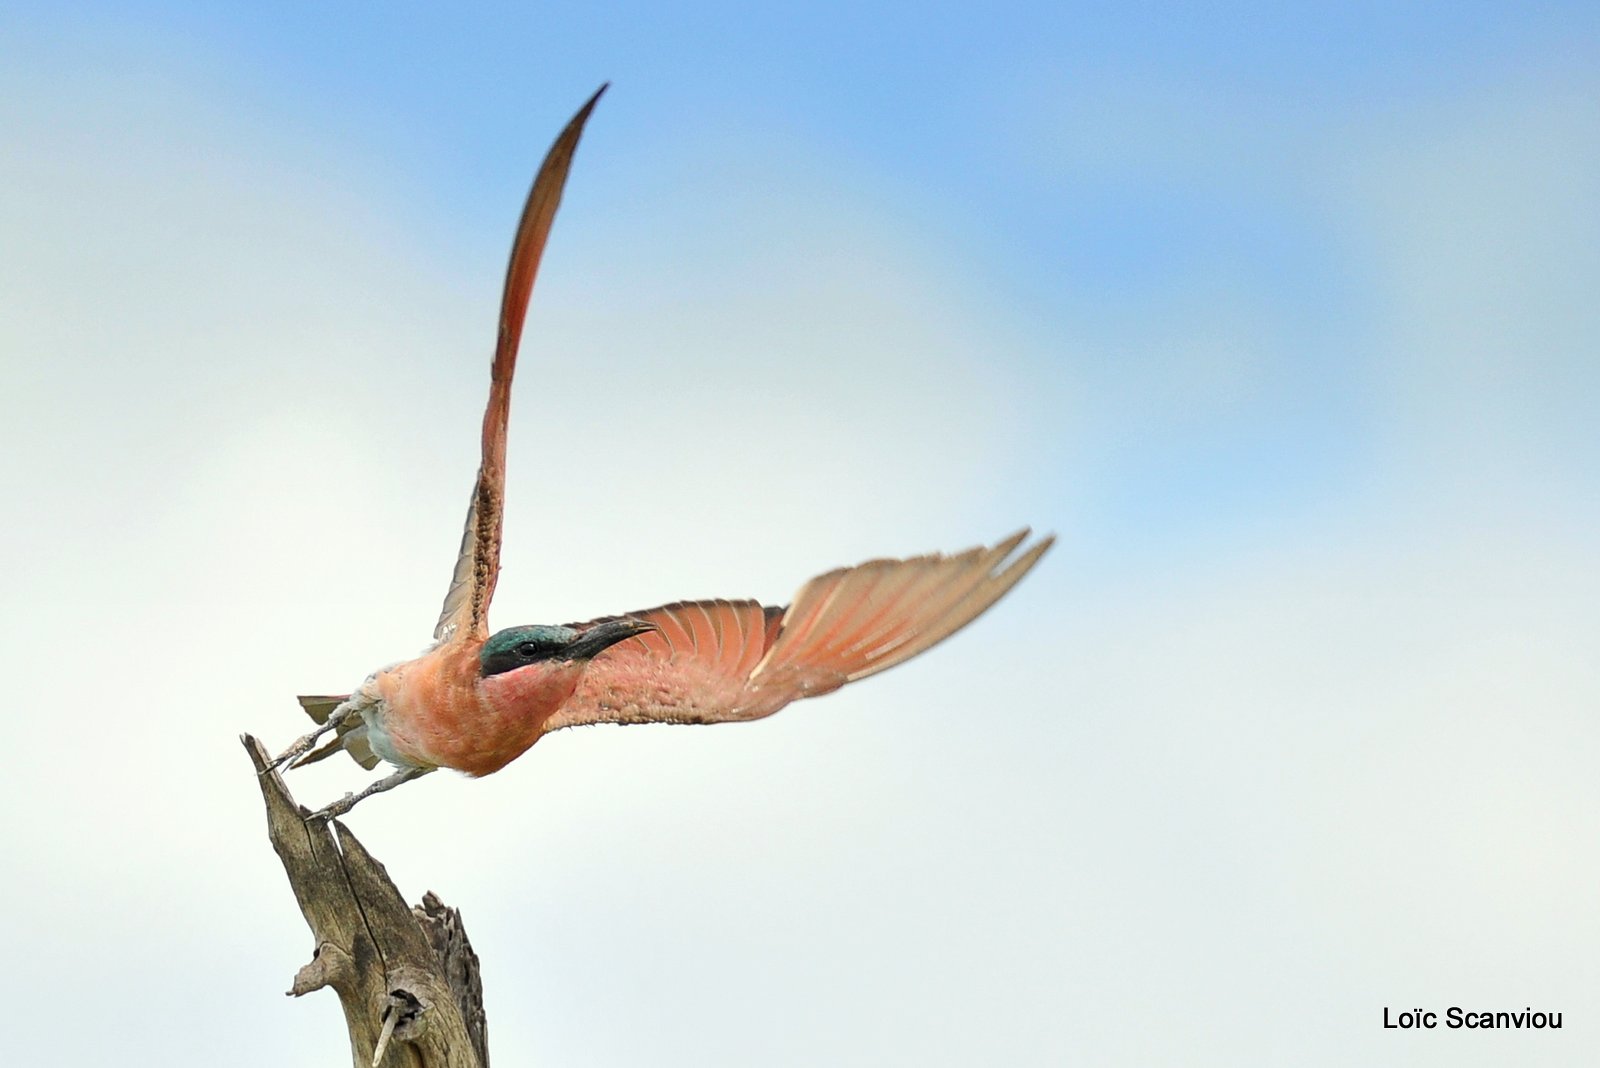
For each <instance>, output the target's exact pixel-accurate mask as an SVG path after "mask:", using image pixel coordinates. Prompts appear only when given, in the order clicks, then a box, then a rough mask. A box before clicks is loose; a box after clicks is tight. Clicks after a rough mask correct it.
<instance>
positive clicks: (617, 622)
mask: <svg viewBox="0 0 1600 1068" xmlns="http://www.w3.org/2000/svg"><path fill="white" fill-rule="evenodd" d="M655 629H656V625H655V624H654V623H646V622H645V621H644V620H642V619H608V620H606V621H605V622H604V623H596V624H595V625H594V626H592V627H590V628H589V629H588V630H586V631H584V632H583V633H582V634H580V635H578V636H577V637H576V638H574V639H573V640H572V644H571V645H569V646H567V648H566V650H565V651H564V652H563V653H562V659H563V660H587V659H589V658H590V657H592V656H596V655H598V654H600V653H602V652H604V651H605V650H607V649H609V648H611V647H612V646H613V645H615V644H617V643H618V642H620V641H626V640H627V639H629V638H632V637H634V636H636V635H639V634H645V633H647V632H649V631H652V630H655Z"/></svg>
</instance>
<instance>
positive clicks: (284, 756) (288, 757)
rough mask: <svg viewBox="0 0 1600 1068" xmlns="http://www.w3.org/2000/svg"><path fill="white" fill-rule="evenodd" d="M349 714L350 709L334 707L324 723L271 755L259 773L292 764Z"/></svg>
mask: <svg viewBox="0 0 1600 1068" xmlns="http://www.w3.org/2000/svg"><path fill="white" fill-rule="evenodd" d="M349 714H350V710H349V709H348V708H347V707H345V706H343V705H340V706H339V707H338V708H336V709H334V710H333V714H332V715H330V716H329V717H328V720H327V722H326V723H322V724H319V725H318V726H317V729H316V730H314V731H312V732H311V733H310V734H302V735H301V736H300V737H299V738H296V739H295V741H294V744H293V745H291V746H289V748H287V749H285V750H284V751H283V752H281V753H279V754H278V755H277V756H275V757H273V758H272V759H271V760H270V761H269V762H268V763H267V766H266V767H264V768H262V769H261V774H263V775H266V774H268V773H270V772H274V771H277V770H278V769H279V768H281V767H283V766H285V765H286V764H292V763H293V762H294V761H296V760H299V759H300V758H301V757H303V756H305V755H306V754H307V753H309V752H311V747H312V746H314V745H316V744H317V739H319V738H321V737H322V736H323V735H324V734H327V733H328V732H329V731H333V730H338V729H339V724H341V723H343V722H344V717H345V716H347V715H349Z"/></svg>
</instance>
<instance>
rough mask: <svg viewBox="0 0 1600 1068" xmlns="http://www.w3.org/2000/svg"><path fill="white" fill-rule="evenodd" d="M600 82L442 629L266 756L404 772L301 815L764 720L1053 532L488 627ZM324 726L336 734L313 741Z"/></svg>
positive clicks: (510, 324)
mask: <svg viewBox="0 0 1600 1068" xmlns="http://www.w3.org/2000/svg"><path fill="white" fill-rule="evenodd" d="M606 88H607V86H606V85H602V86H601V87H600V88H599V90H597V91H596V92H595V93H594V95H593V96H591V97H590V98H589V99H588V101H587V102H586V103H585V104H584V105H583V106H582V107H581V108H580V109H579V110H578V112H577V113H576V114H575V115H574V116H573V117H572V119H571V120H570V121H569V122H568V123H567V125H566V127H565V128H564V129H563V130H562V131H561V133H560V135H559V136H558V137H557V138H556V140H555V142H554V143H553V144H552V145H551V147H550V150H549V152H548V153H547V155H546V156H545V159H544V162H543V163H542V164H541V165H540V168H539V171H538V173H537V175H536V177H535V178H534V182H533V187H532V189H531V190H530V192H529V194H528V199H527V201H526V203H525V205H524V207H523V211H522V216H521V219H520V221H519V222H518V225H517V230H516V236H515V238H514V240H513V242H512V248H511V259H510V263H509V265H508V266H507V269H506V278H505V285H504V289H503V291H502V295H501V305H500V321H499V331H498V335H497V338H496V343H495V350H494V358H493V361H492V364H491V369H490V385H489V400H488V404H487V405H486V407H485V410H484V415H483V438H482V458H481V461H480V464H479V467H478V476H477V480H476V482H475V483H474V485H473V490H472V497H471V499H470V502H469V504H468V508H467V520H466V528H465V530H464V531H463V534H462V540H461V547H460V550H459V552H458V554H457V557H456V563H455V569H454V570H453V572H452V573H451V578H450V585H449V589H448V592H447V593H446V596H445V599H444V605H443V608H442V609H441V611H440V614H439V619H438V622H437V624H436V625H435V627H434V633H433V644H432V645H430V646H429V647H428V648H427V649H426V650H425V651H424V652H423V653H422V654H421V655H419V656H417V657H415V658H413V659H410V660H405V661H401V662H398V663H395V664H391V665H389V666H388V667H384V668H381V669H379V670H378V671H375V672H373V673H372V674H371V675H369V676H367V678H366V680H365V681H364V682H362V684H361V685H360V686H359V687H358V688H357V689H356V690H355V691H354V692H353V693H349V694H338V695H320V696H302V697H300V698H299V703H300V705H301V707H302V708H303V709H304V711H305V712H306V713H307V714H308V715H309V716H310V717H311V718H312V720H313V721H314V723H315V724H316V726H315V729H313V730H312V731H310V732H309V733H307V734H305V735H303V736H302V737H301V738H299V739H298V740H296V741H295V742H294V743H293V744H292V745H290V746H289V747H288V748H287V749H286V750H284V751H283V752H282V753H280V754H279V755H278V756H277V757H275V758H274V759H273V760H272V761H270V762H269V763H268V764H267V766H266V767H265V768H264V769H263V771H262V774H268V773H270V772H273V771H275V770H276V769H278V768H282V767H285V766H289V767H299V766H302V765H305V764H309V763H312V762H315V761H318V760H322V759H324V758H325V757H328V756H331V755H333V754H334V753H338V752H341V751H342V752H345V753H347V754H349V756H351V757H352V758H353V759H354V760H355V761H356V762H357V763H359V764H360V765H361V766H362V767H363V768H366V769H367V770H369V771H370V770H372V769H374V768H376V767H377V765H378V764H379V762H385V763H387V764H389V765H392V766H393V767H394V768H395V769H396V770H394V771H393V772H392V773H390V774H388V775H387V776H385V777H383V778H381V779H378V780H376V781H374V782H373V783H372V784H371V785H369V786H367V787H366V788H365V789H363V790H361V791H359V792H354V793H347V794H345V796H344V797H343V798H341V799H339V800H337V801H335V802H333V803H332V804H329V805H327V806H325V807H323V808H321V809H319V810H317V811H316V812H313V813H310V814H309V815H308V816H307V817H306V819H307V820H328V819H333V818H335V817H338V816H342V815H344V814H345V813H347V812H349V811H350V810H351V809H352V808H354V807H355V805H356V804H357V803H358V802H360V801H362V800H364V799H365V798H368V797H371V796H372V795H374V794H377V793H382V792H384V791H387V790H392V789H394V788H395V787H397V786H400V785H402V784H403V783H406V782H410V781H411V780H413V779H416V778H419V777H421V776H423V775H427V774H430V773H431V772H433V771H436V770H438V769H439V768H453V769H455V770H457V771H461V772H464V773H466V774H467V775H468V776H471V777H479V776H484V775H490V774H493V773H494V772H497V771H499V770H500V769H502V768H504V767H505V766H506V765H507V764H509V763H510V762H511V761H513V760H515V759H516V758H517V757H519V756H521V755H522V754H523V753H524V752H526V751H527V750H528V748H529V747H531V746H532V745H533V744H534V743H535V742H537V741H538V740H539V739H540V738H542V737H543V736H544V735H546V734H549V733H551V732H552V731H556V730H561V729H563V728H566V727H573V726H579V725H584V724H594V723H619V724H628V723H702V724H703V723H725V722H737V721H746V720H754V719H760V718H762V717H764V716H770V715H771V714H773V713H774V712H777V711H778V710H779V709H781V708H783V707H785V706H786V705H788V704H790V703H792V702H794V701H797V700H800V699H802V698H807V697H818V696H821V695H823V694H826V693H831V692H832V691H834V690H837V689H839V688H840V687H841V686H844V685H845V684H847V683H850V682H854V681H856V680H858V679H863V678H866V677H868V676H870V675H874V674H877V673H878V672H880V671H883V670H885V669H887V668H890V667H893V666H895V665H896V664H899V663H902V662H904V661H906V660H909V659H911V658H912V657H914V656H917V655H918V654H920V653H922V652H924V651H925V650H927V649H928V648H929V647H930V646H932V645H934V644H936V643H937V642H940V641H942V640H944V639H945V638H947V637H949V636H950V635H951V634H953V633H955V632H956V631H958V630H960V629H961V628H962V627H965V626H966V625H967V624H968V623H970V622H972V621H973V620H974V619H976V618H977V617H978V616H979V615H980V614H982V613H983V612H984V611H985V610H987V609H988V608H989V607H990V606H991V605H993V604H994V603H995V602H996V601H997V600H999V598H1000V597H1001V596H1002V595H1004V594H1005V593H1006V592H1007V591H1008V590H1010V589H1011V588H1012V587H1013V586H1015V585H1016V584H1017V582H1018V581H1020V580H1021V578H1022V577H1023V576H1024V575H1026V574H1027V573H1028V571H1029V570H1030V569H1031V568H1032V567H1033V566H1034V565H1035V564H1036V563H1038V561H1039V558H1040V557H1041V556H1043V555H1044V553H1045V552H1046V551H1048V550H1049V548H1050V546H1051V545H1052V544H1053V543H1054V537H1053V536H1051V535H1046V536H1044V537H1042V538H1038V539H1034V540H1032V541H1031V542H1030V541H1029V537H1030V532H1029V531H1028V529H1026V528H1024V529H1022V530H1020V531H1018V532H1016V533H1014V534H1012V535H1011V536H1009V537H1007V538H1004V539H1002V540H1000V541H998V542H996V543H995V544H993V545H989V546H977V547H974V548H970V549H967V550H965V551H963V552H958V553H953V554H949V555H945V554H941V553H930V554H925V555H921V556H912V557H908V558H901V559H888V558H884V559H874V560H868V561H866V562H865V563H861V564H857V565H855V566H853V567H841V568H836V569H834V570H832V571H828V572H826V573H824V574H821V575H818V576H817V577H815V578H813V579H811V580H810V581H808V582H806V583H805V584H804V585H802V586H801V588H800V590H799V591H798V592H797V593H796V594H795V596H794V599H793V600H792V601H791V602H790V603H789V604H787V605H783V606H773V605H764V604H762V603H761V602H760V601H758V600H753V599H742V600H731V599H714V600H699V601H676V602H673V603H671V604H665V605H660V606H658V607H655V608H648V609H644V610H641V611H635V612H627V613H623V614H621V615H611V616H602V617H599V618H596V619H592V620H588V621H586V622H579V623H572V624H567V625H561V626H552V625H542V624H541V625H528V626H516V627H510V628H507V629H503V630H499V631H495V632H491V631H490V630H489V625H488V613H489V604H490V601H491V600H492V599H493V597H494V591H495V583H496V580H497V578H498V576H499V571H500V548H501V531H502V519H503V516H504V512H505V488H506V430H507V426H508V422H509V417H510V404H511V381H512V375H513V373H514V371H515V369H516V362H517V351H518V348H519V347H520V344H521V337H522V330H523V324H524V320H525V318H526V314H527V308H528V302H529V299H530V296H531V294H532V291H533V284H534V279H535V277H536V276H537V274H538V271H539V263H540V260H541V258H542V257H543V254H544V248H545V244H546V241H547V239H548V238H549V235H550V227H551V223H552V222H553V220H554V218H555V214H556V208H557V206H558V205H559V203H560V200H561V193H562V190H563V188H564V187H565V185H566V179H567V174H568V172H569V171H570V169H571V166H572V160H573V156H574V154H575V152H576V150H577V146H578V141H579V139H580V138H581V136H582V134H583V129H584V125H585V123H586V122H587V121H588V118H589V115H590V113H591V112H592V111H593V110H594V107H595V105H596V104H597V103H598V102H599V100H600V97H601V95H602V94H604V93H605V91H606ZM329 734H331V735H332V736H333V737H332V738H331V739H330V740H329V741H327V742H325V743H324V744H322V745H321V746H320V747H318V746H317V743H318V742H319V741H320V740H321V739H323V738H325V737H326V736H328V735H329Z"/></svg>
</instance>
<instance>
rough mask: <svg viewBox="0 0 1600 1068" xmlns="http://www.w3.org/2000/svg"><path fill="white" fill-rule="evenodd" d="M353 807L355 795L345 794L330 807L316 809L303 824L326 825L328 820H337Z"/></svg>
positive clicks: (354, 805)
mask: <svg viewBox="0 0 1600 1068" xmlns="http://www.w3.org/2000/svg"><path fill="white" fill-rule="evenodd" d="M355 807H356V795H355V794H345V795H344V796H343V797H341V798H340V799H339V800H337V801H335V802H333V803H332V804H331V805H324V806H322V807H321V808H319V809H317V810H316V811H315V812H312V813H310V814H309V815H307V816H306V818H305V822H307V823H326V822H328V821H329V820H334V819H338V818H339V817H340V816H343V815H344V814H345V813H346V812H349V811H350V810H351V809H353V808H355Z"/></svg>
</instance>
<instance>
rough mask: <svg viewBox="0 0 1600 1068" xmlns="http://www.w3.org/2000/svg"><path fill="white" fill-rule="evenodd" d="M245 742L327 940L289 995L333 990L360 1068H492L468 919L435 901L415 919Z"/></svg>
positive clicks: (343, 831)
mask: <svg viewBox="0 0 1600 1068" xmlns="http://www.w3.org/2000/svg"><path fill="white" fill-rule="evenodd" d="M243 741H244V747H245V749H246V751H247V752H249V754H250V759H251V761H252V762H253V763H254V764H255V769H256V778H257V782H258V783H259V784H260V787H261V796H262V799H263V800H264V801H265V802H266V806H267V835H268V837H269V838H270V839H271V840H272V848H273V849H274V850H276V851H277V854H278V859H279V860H281V861H282V862H283V870H284V872H285V873H286V874H287V875H288V876H289V885H290V887H291V888H292V889H293V890H294V896H295V900H296V901H298V902H299V903H300V912H301V914H302V915H304V916H305V918H306V923H307V924H308V925H309V926H310V928H311V934H312V937H313V938H314V939H315V940H316V949H315V951H314V952H313V954H312V958H311V962H310V963H309V964H307V965H306V966H305V967H303V968H301V969H300V971H299V973H298V974H297V975H296V976H295V977H294V985H293V986H292V987H290V989H289V993H290V994H292V995H294V996H296V997H299V996H300V995H302V994H308V993H310V992H311V991H313V990H320V989H322V988H323V987H332V988H333V990H334V992H335V993H336V994H338V995H339V1004H340V1005H341V1006H342V1007H343V1008H344V1019H345V1026H346V1028H347V1029H348V1030H349V1032H350V1056H351V1060H352V1063H353V1064H354V1065H355V1068H372V1066H373V1065H374V1064H377V1065H379V1066H389V1068H401V1066H405V1068H488V1064H489V1052H488V1047H487V1044H486V1024H485V1021H484V1014H483V988H482V986H481V984H480V982H479V979H478V955H477V954H476V953H474V952H473V950H472V943H471V942H469V941H468V940H467V934H466V931H465V929H464V928H463V927H462V925H461V914H460V913H459V912H457V911H456V910H455V909H452V908H449V907H447V906H446V905H445V904H444V903H443V902H442V901H440V900H439V899H438V897H436V896H435V895H434V894H432V893H428V894H426V895H424V897H423V899H422V904H420V905H418V906H416V907H415V908H411V907H408V906H407V905H406V903H405V899H404V898H402V897H401V896H400V891H399V890H397V889H395V885H394V883H393V882H391V881H390V880H389V875H388V873H387V872H385V871H384V868H383V865H382V864H380V863H378V861H377V860H375V859H373V856H372V854H371V853H368V852H367V851H366V849H365V848H364V847H363V846H362V845H361V843H360V842H359V841H357V840H356V837H355V835H353V834H351V833H350V831H349V830H348V829H347V828H346V827H345V826H344V825H343V824H342V823H340V822H338V821H337V820H334V821H332V822H331V823H323V822H318V823H306V822H305V817H306V816H307V814H308V812H307V810H306V809H304V808H302V807H301V806H300V805H298V804H297V803H296V802H295V800H294V798H293V797H292V796H291V795H290V794H289V790H288V787H286V786H285V785H284V782H283V777H282V776H281V775H279V774H278V773H277V772H272V773H270V774H261V772H262V771H263V770H264V769H265V768H266V766H267V762H268V761H269V760H270V759H271V758H270V757H269V756H268V754H267V751H266V750H265V749H264V748H263V747H262V745H261V743H260V742H259V741H257V740H256V739H255V738H252V737H251V736H250V735H245V736H244V738H243ZM380 1047H381V1050H380ZM380 1052H381V1057H380V1058H379V1059H377V1060H375V1059H374V1054H375V1053H380Z"/></svg>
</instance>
